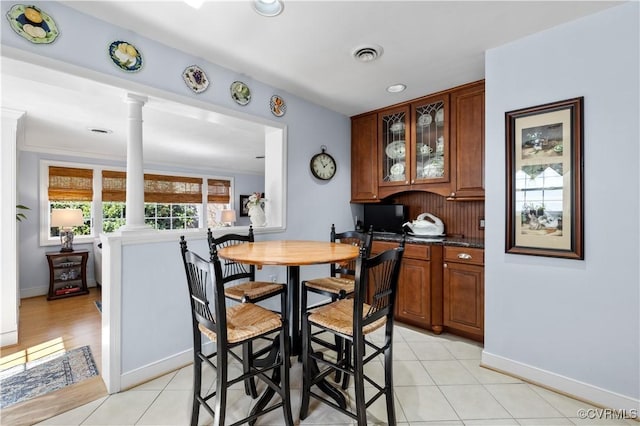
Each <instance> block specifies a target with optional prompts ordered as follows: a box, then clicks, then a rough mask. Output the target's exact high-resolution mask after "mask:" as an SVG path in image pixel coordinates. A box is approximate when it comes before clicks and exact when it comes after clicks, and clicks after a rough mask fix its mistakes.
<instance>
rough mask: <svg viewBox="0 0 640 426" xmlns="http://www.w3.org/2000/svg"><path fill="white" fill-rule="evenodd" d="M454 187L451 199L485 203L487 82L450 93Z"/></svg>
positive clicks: (452, 186) (450, 195)
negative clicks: (485, 102)
mask: <svg viewBox="0 0 640 426" xmlns="http://www.w3.org/2000/svg"><path fill="white" fill-rule="evenodd" d="M451 122H452V126H451V140H452V141H453V143H452V150H453V154H452V156H451V157H452V158H453V159H454V161H452V162H451V166H452V169H453V172H452V176H453V179H452V182H451V183H452V185H451V193H450V194H449V199H453V200H483V199H484V81H481V82H478V83H475V84H472V85H469V86H465V87H463V88H461V89H459V90H455V91H453V92H452V93H451Z"/></svg>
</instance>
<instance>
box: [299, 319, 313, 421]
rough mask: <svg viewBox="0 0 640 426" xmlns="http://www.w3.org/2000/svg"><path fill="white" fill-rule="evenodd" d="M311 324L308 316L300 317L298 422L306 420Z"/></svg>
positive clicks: (309, 382) (308, 394)
mask: <svg viewBox="0 0 640 426" xmlns="http://www.w3.org/2000/svg"><path fill="white" fill-rule="evenodd" d="M310 351H311V324H310V323H309V314H308V313H306V312H305V313H304V314H303V315H302V353H301V354H300V355H301V356H302V402H301V404H300V420H304V419H306V418H307V414H308V412H309V398H310V397H311V395H310V393H311V365H310V361H311V359H310V354H311V352H310Z"/></svg>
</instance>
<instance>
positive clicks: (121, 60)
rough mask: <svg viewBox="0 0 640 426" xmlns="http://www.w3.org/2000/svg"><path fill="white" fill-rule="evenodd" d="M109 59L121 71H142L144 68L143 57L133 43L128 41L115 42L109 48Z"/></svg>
mask: <svg viewBox="0 0 640 426" xmlns="http://www.w3.org/2000/svg"><path fill="white" fill-rule="evenodd" d="M109 57H111V60H112V61H113V63H114V64H116V66H117V67H118V68H120V69H121V70H124V71H127V72H136V71H140V68H142V55H141V54H140V51H139V50H138V49H137V48H136V47H135V46H134V45H133V44H131V43H128V42H126V41H121V40H118V41H114V42H113V43H111V45H110V46H109Z"/></svg>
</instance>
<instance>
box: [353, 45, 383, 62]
mask: <svg viewBox="0 0 640 426" xmlns="http://www.w3.org/2000/svg"><path fill="white" fill-rule="evenodd" d="M380 56H382V47H380V46H364V47H359V48H357V49H356V50H355V51H354V52H353V57H354V58H356V59H357V60H358V61H360V62H372V61H375V60H376V59H378V58H379V57H380Z"/></svg>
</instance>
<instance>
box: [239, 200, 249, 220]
mask: <svg viewBox="0 0 640 426" xmlns="http://www.w3.org/2000/svg"><path fill="white" fill-rule="evenodd" d="M248 202H249V195H241V196H240V217H242V216H249V206H247V203H248Z"/></svg>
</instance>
